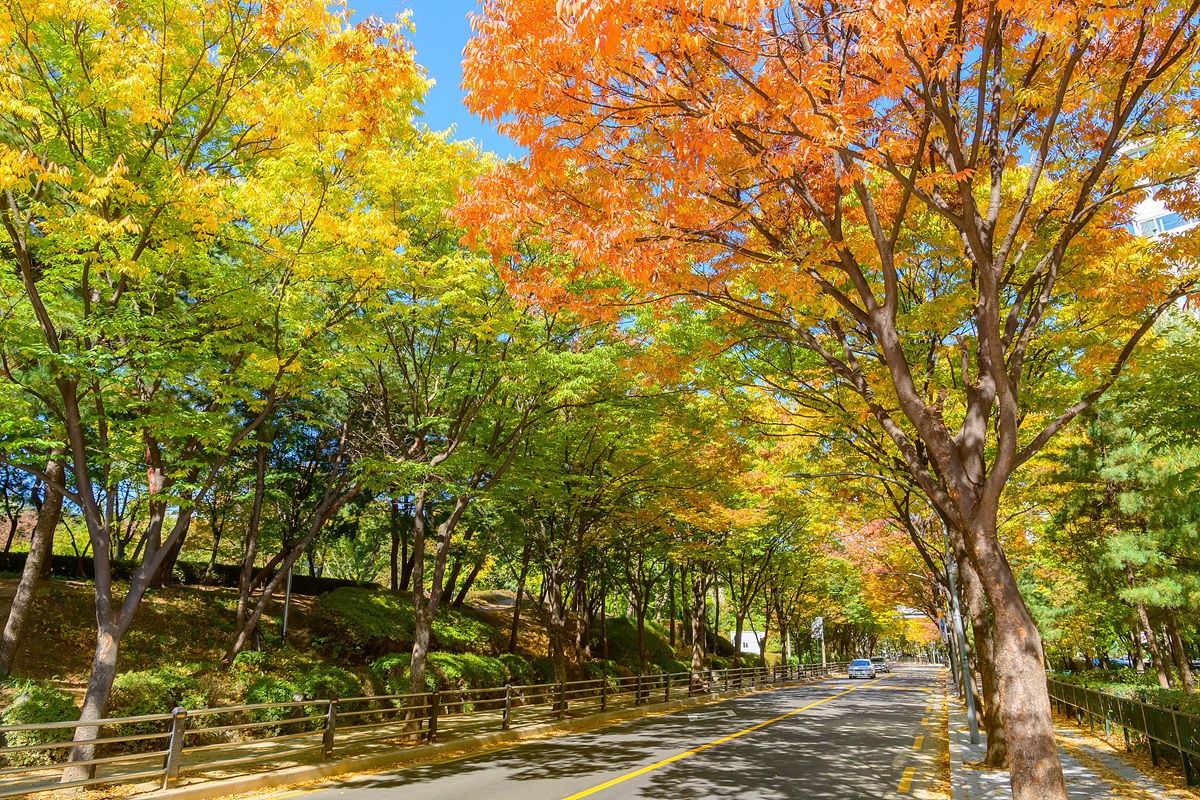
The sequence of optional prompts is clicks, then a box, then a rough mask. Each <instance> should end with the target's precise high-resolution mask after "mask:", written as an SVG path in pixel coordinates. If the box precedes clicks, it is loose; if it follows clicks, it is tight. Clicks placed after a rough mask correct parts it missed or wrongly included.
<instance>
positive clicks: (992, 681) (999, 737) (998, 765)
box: [955, 548, 1008, 769]
mask: <svg viewBox="0 0 1200 800" xmlns="http://www.w3.org/2000/svg"><path fill="white" fill-rule="evenodd" d="M955 550H956V555H958V548H956V549H955ZM956 560H957V562H958V574H959V576H960V579H961V581H962V587H963V594H964V596H965V599H966V609H967V616H968V617H969V618H970V622H971V631H972V633H973V634H974V639H975V659H976V662H977V663H978V665H979V677H980V682H981V683H982V684H983V698H982V699H983V703H982V709H983V727H984V730H986V731H987V755H986V756H984V760H983V763H984V764H985V765H987V766H989V767H992V768H994V769H1008V740H1007V737H1006V736H1005V734H1004V722H1003V719H1002V715H1001V713H1000V687H999V682H998V680H997V677H996V665H995V662H994V655H993V647H992V619H991V616H990V614H989V611H988V606H987V596H986V595H985V594H984V592H983V585H982V584H981V583H980V581H979V575H978V574H977V573H976V572H975V568H974V567H973V566H971V562H970V561H969V560H968V559H967V558H966V553H965V552H962V553H961V557H958V558H957V559H956Z"/></svg>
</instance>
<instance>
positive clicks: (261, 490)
mask: <svg viewBox="0 0 1200 800" xmlns="http://www.w3.org/2000/svg"><path fill="white" fill-rule="evenodd" d="M267 450H268V445H267V444H266V443H264V442H259V444H258V446H257V447H256V448H255V451H254V500H253V501H252V505H251V507H250V520H249V522H248V523H247V525H246V543H245V547H244V548H243V550H242V569H241V571H240V572H239V574H238V601H237V612H236V614H235V615H234V623H233V629H234V630H235V631H238V632H241V631H242V630H244V629H245V627H246V614H247V612H248V611H249V606H250V590H251V588H252V586H251V581H252V580H253V578H254V559H255V557H256V556H257V555H258V528H259V522H260V520H261V519H262V505H263V495H264V494H265V493H266V477H267ZM235 640H236V637H235ZM236 652H237V651H234V653H235V654H236ZM231 657H232V656H231Z"/></svg>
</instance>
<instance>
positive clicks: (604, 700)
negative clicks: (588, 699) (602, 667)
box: [600, 675, 608, 711]
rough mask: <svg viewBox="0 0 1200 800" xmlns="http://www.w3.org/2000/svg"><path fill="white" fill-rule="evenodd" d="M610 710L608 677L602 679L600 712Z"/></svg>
mask: <svg viewBox="0 0 1200 800" xmlns="http://www.w3.org/2000/svg"><path fill="white" fill-rule="evenodd" d="M606 708H608V676H607V675H605V676H604V677H602V678H601V679H600V710H601V711H603V710H604V709H606Z"/></svg>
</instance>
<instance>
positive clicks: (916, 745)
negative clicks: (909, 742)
mask: <svg viewBox="0 0 1200 800" xmlns="http://www.w3.org/2000/svg"><path fill="white" fill-rule="evenodd" d="M924 741H925V736H924V734H917V738H916V740H915V741H914V742H913V750H920V749H921V745H922V744H923V743H924Z"/></svg>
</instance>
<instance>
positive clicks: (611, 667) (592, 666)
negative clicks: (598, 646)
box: [583, 658, 631, 679]
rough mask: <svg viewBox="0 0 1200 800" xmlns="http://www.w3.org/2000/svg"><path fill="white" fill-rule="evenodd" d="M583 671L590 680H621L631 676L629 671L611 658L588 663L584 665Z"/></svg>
mask: <svg viewBox="0 0 1200 800" xmlns="http://www.w3.org/2000/svg"><path fill="white" fill-rule="evenodd" d="M583 670H584V672H585V673H587V676H588V678H591V679H595V678H621V677H624V676H626V675H629V674H631V673H630V672H629V669H628V668H626V667H623V666H621V665H620V664H618V663H617V662H616V661H613V660H612V659H611V658H597V659H594V660H592V661H587V662H585V663H584V665H583Z"/></svg>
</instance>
